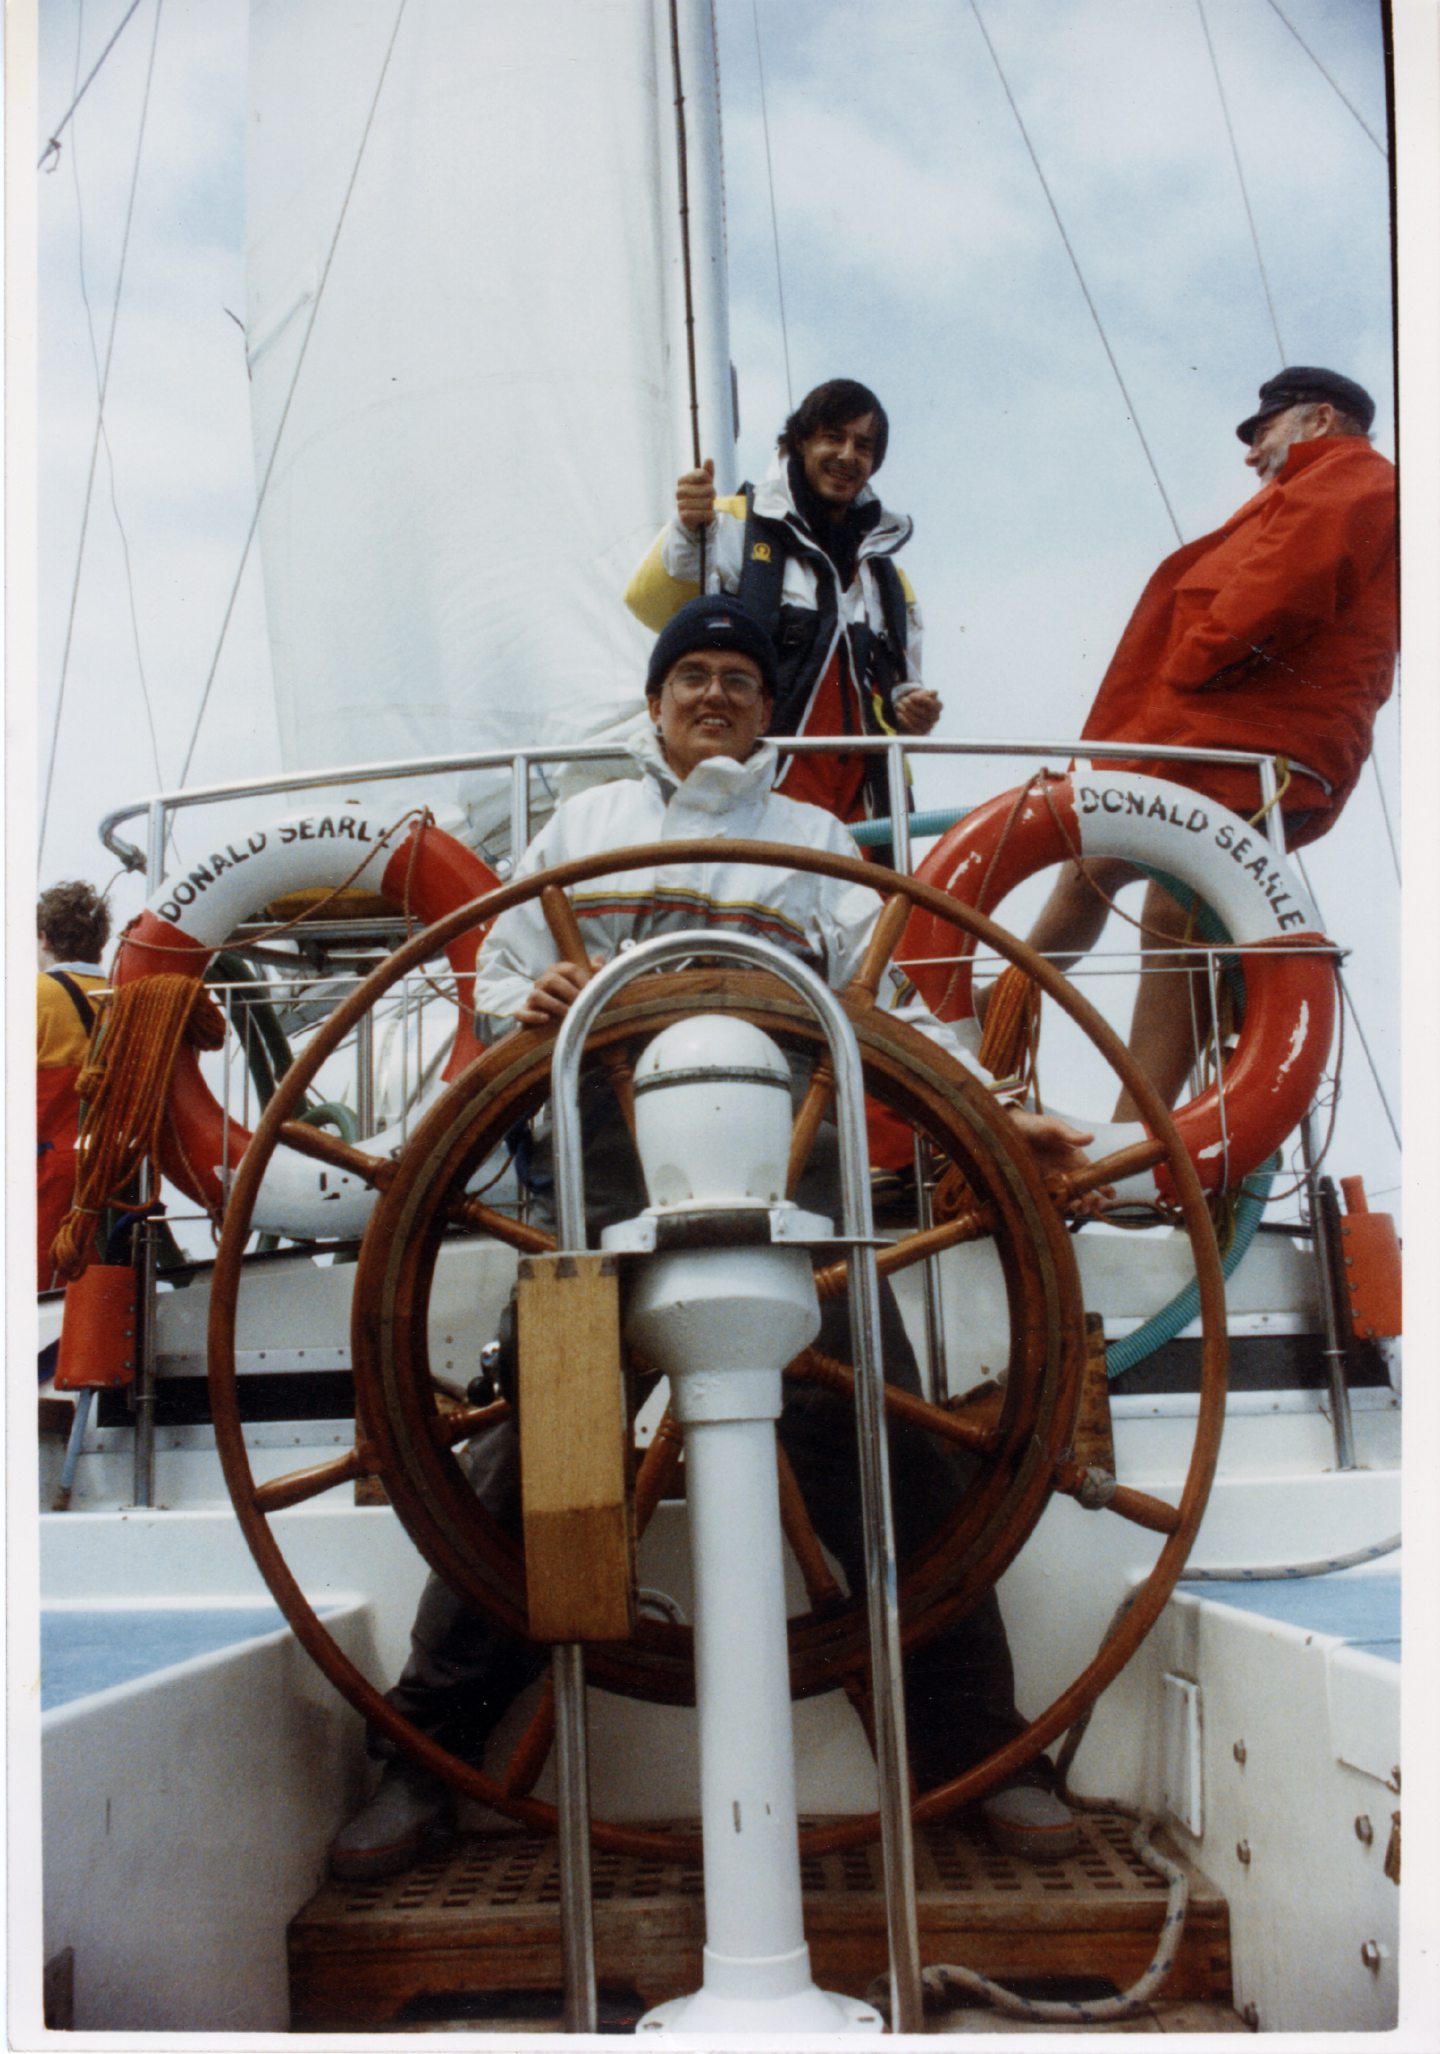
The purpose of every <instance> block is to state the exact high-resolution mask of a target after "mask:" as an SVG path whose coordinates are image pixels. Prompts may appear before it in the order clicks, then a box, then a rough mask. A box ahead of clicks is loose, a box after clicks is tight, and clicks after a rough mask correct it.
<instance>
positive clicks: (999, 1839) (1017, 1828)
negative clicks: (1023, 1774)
mask: <svg viewBox="0 0 1440 2054" xmlns="http://www.w3.org/2000/svg"><path fill="white" fill-rule="evenodd" d="M980 1816H981V1818H982V1819H983V1820H984V1822H985V1830H986V1832H987V1833H988V1834H989V1835H990V1839H991V1842H992V1844H993V1845H994V1847H995V1848H996V1850H997V1851H998V1852H999V1853H1001V1854H1011V1855H1015V1856H1017V1857H1018V1859H1019V1860H1021V1861H1061V1860H1063V1859H1064V1857H1065V1856H1066V1855H1067V1854H1073V1853H1074V1852H1075V1850H1076V1848H1077V1847H1078V1846H1079V1845H1080V1821H1079V1820H1078V1819H1077V1818H1076V1816H1075V1814H1074V1812H1072V1811H1071V1809H1070V1807H1069V1805H1067V1804H1062V1803H1061V1801H1060V1799H1059V1798H1058V1797H1057V1796H1056V1795H1055V1793H1054V1791H1053V1790H1045V1789H1043V1788H1042V1787H1041V1786H1040V1785H1039V1784H1038V1783H1010V1784H1007V1785H1006V1787H1005V1788H1004V1789H1003V1790H997V1791H995V1792H994V1793H993V1794H992V1795H991V1796H989V1797H984V1798H982V1799H981V1800H980Z"/></svg>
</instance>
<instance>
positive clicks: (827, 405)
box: [779, 378, 890, 471]
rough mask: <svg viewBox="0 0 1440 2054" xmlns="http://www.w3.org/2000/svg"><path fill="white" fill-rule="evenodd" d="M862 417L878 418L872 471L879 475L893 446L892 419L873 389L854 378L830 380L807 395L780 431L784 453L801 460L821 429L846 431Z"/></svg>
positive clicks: (781, 449) (781, 451)
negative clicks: (803, 447) (802, 449)
mask: <svg viewBox="0 0 1440 2054" xmlns="http://www.w3.org/2000/svg"><path fill="white" fill-rule="evenodd" d="M862 414H873V415H874V416H875V461H874V463H873V464H872V465H871V466H870V468H871V470H872V471H878V470H879V468H880V466H881V464H883V463H884V461H885V452H886V450H887V449H888V448H889V446H890V417H889V415H888V414H887V413H886V411H885V409H884V407H882V406H881V404H880V402H879V400H878V399H877V398H876V397H875V395H874V393H873V392H872V391H871V390H870V388H869V386H868V385H861V384H860V383H859V381H858V380H857V379H854V378H829V379H827V380H826V382H825V383H824V384H823V385H817V386H816V387H815V390H814V391H813V392H807V393H806V395H805V397H804V398H803V399H802V400H801V402H800V404H799V406H798V407H796V409H795V411H794V413H793V414H791V416H790V418H789V420H788V421H787V422H786V423H785V426H784V427H783V428H782V429H781V430H780V441H779V448H780V453H781V455H782V456H797V455H798V454H799V451H800V446H801V444H802V443H805V442H808V441H809V440H810V437H811V436H812V435H814V434H816V433H818V431H819V430H820V429H821V428H843V427H844V426H845V423H846V422H847V421H858V420H859V418H860V416H861V415H862Z"/></svg>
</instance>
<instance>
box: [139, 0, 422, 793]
mask: <svg viewBox="0 0 1440 2054" xmlns="http://www.w3.org/2000/svg"><path fill="white" fill-rule="evenodd" d="M408 5H409V0H400V4H399V7H398V8H397V9H396V12H395V23H394V26H393V27H392V29H391V31H390V40H389V42H388V43H387V44H386V46H385V55H384V58H383V59H382V61H381V65H380V75H379V77H378V78H377V79H376V81H375V91H374V93H373V95H372V96H371V100H370V111H369V112H368V113H367V115H366V116H365V126H364V128H363V129H362V130H361V133H360V145H359V148H358V149H357V150H356V152H355V162H354V164H353V165H352V166H351V168H350V177H349V181H348V183H347V184H346V187H345V196H344V198H343V199H342V200H341V202H340V213H339V217H338V219H337V220H336V223H335V233H334V234H333V235H332V236H331V238H330V247H329V249H328V250H327V251H326V252H325V262H324V265H323V267H322V269H321V272H320V278H319V282H318V284H317V285H316V287H315V299H314V302H313V304H312V306H311V308H310V318H309V320H308V321H307V322H306V323H305V333H304V334H303V335H302V336H301V338H300V348H299V350H298V352H297V353H296V357H295V369H294V371H293V372H292V373H291V376H290V388H289V390H288V391H287V393H286V394H285V404H284V406H283V407H282V408H281V409H280V420H279V423H278V425H277V426H276V429H275V440H274V441H273V442H272V443H271V445H270V454H269V456H268V457H267V458H266V461H265V472H264V476H263V477H262V478H261V480H260V489H259V491H258V492H257V493H256V495H255V511H254V513H253V514H252V515H251V517H250V525H249V527H248V529H247V530H246V532H245V541H244V544H243V546H242V547H241V550H240V561H239V563H238V564H237V565H236V568H235V581H234V583H233V584H232V586H231V587H230V597H229V599H228V600H227V601H226V604H225V617H224V619H223V620H222V621H221V623H220V634H219V638H218V640H217V641H216V644H215V654H214V656H213V657H212V659H211V662H210V670H209V674H208V675H207V677H206V679H205V688H204V690H203V691H202V693H201V694H200V706H199V710H198V711H197V713H196V715H195V725H194V727H193V728H192V729H191V731H190V742H189V746H188V747H187V749H186V751H185V761H184V762H183V763H182V764H181V766H180V783H181V784H182V785H183V784H184V783H185V780H186V778H187V777H188V776H189V774H190V764H191V761H192V759H193V757H194V754H195V744H196V743H197V742H198V741H199V739H200V726H201V723H202V721H203V720H204V718H205V709H206V707H207V706H208V705H209V703H210V694H211V691H212V690H213V689H214V685H215V674H216V672H217V671H218V670H219V668H220V657H221V654H222V652H223V650H224V648H225V637H226V635H227V634H228V633H229V631H230V622H231V620H232V619H233V617H234V613H235V604H236V601H237V600H238V599H239V596H240V581H241V579H242V578H243V577H244V575H245V566H246V564H247V563H248V562H249V560H250V548H251V544H252V543H253V542H254V540H255V531H256V529H257V528H258V527H259V525H260V513H261V509H262V508H263V507H264V504H265V497H266V494H267V493H268V491H269V489H270V479H271V477H272V475H273V473H274V470H275V463H276V459H277V458H278V456H279V454H280V444H281V442H282V440H283V439H284V435H285V423H286V422H287V421H288V420H289V418H290V408H291V405H292V403H293V401H294V398H295V388H296V386H297V385H298V384H299V382H300V373H301V371H302V370H303V369H304V367H305V356H306V352H307V351H308V349H309V347H310V337H311V336H312V335H313V334H314V332H315V322H316V319H317V318H318V316H319V313H320V305H321V302H322V300H323V299H324V297H325V286H326V282H327V281H328V279H329V277H330V267H331V265H332V264H333V263H334V261H335V252H336V250H337V248H338V247H339V243H340V236H341V233H342V231H343V229H344V227H345V217H346V215H347V214H348V213H349V211H350V201H351V199H352V197H353V195H354V192H355V184H356V181H357V179H358V178H359V176H360V166H361V164H362V163H363V162H364V160H365V150H366V147H367V145H368V143H369V141H370V131H371V129H372V127H373V126H374V123H375V113H376V109H377V108H378V107H379V105H380V95H381V93H382V92H383V91H384V89H385V79H386V75H387V73H388V72H389V69H390V59H391V58H392V57H393V55H394V54H395V42H396V39H397V37H398V36H399V34H400V24H401V22H402V21H403V20H404V19H405V9H406V8H407V6H408Z"/></svg>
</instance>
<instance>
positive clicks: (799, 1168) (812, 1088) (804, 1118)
mask: <svg viewBox="0 0 1440 2054" xmlns="http://www.w3.org/2000/svg"><path fill="white" fill-rule="evenodd" d="M834 1096H835V1066H834V1064H833V1063H832V1062H831V1060H830V1054H829V1051H828V1050H827V1051H826V1053H825V1054H824V1055H822V1056H821V1057H820V1059H819V1061H818V1062H817V1063H816V1065H815V1068H814V1070H813V1071H812V1073H811V1077H810V1082H809V1085H808V1086H807V1088H806V1092H805V1097H804V1099H803V1100H802V1102H801V1106H800V1110H799V1112H798V1113H797V1114H796V1115H795V1125H794V1127H793V1128H792V1129H791V1132H790V1160H789V1163H788V1165H787V1166H786V1170H785V1196H786V1197H787V1198H793V1197H794V1196H795V1192H796V1189H797V1187H798V1186H799V1183H800V1179H801V1178H802V1177H803V1176H804V1174H805V1165H806V1164H807V1163H808V1162H809V1160H810V1151H811V1149H812V1148H813V1147H814V1146H815V1136H816V1135H817V1134H818V1133H819V1132H820V1122H821V1121H822V1120H823V1119H824V1117H825V1115H826V1113H827V1112H828V1111H829V1110H830V1101H831V1099H832V1098H833V1097H834Z"/></svg>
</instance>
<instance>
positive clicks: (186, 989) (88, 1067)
mask: <svg viewBox="0 0 1440 2054" xmlns="http://www.w3.org/2000/svg"><path fill="white" fill-rule="evenodd" d="M224 1039H225V1018H224V1015H223V1014H222V1013H221V1011H220V1009H219V1008H218V1006H216V1004H215V1002H214V1000H213V999H212V998H211V997H210V995H209V994H208V992H207V991H206V990H205V988H204V986H203V985H200V984H197V983H196V981H195V979H194V978H193V977H184V976H180V975H178V974H170V975H167V976H162V977H142V978H139V979H137V981H136V982H135V983H134V984H122V985H120V986H119V987H118V988H117V989H116V990H115V991H113V992H111V993H110V994H109V995H108V996H107V997H106V998H104V999H102V1000H101V1001H100V1003H99V1006H98V1008H97V1017H96V1022H95V1031H94V1033H93V1034H92V1035H91V1037H90V1046H89V1049H88V1050H87V1051H86V1058H85V1067H84V1069H82V1071H81V1072H80V1076H79V1078H78V1080H77V1083H76V1089H77V1091H78V1092H79V1095H80V1098H81V1100H82V1102H83V1104H84V1108H85V1111H84V1117H83V1119H82V1121H81V1124H80V1139H79V1156H78V1169H77V1172H76V1178H75V1203H74V1205H73V1206H72V1207H71V1209H70V1211H69V1212H68V1213H67V1214H66V1216H65V1218H64V1220H63V1222H62V1223H61V1227H60V1231H59V1233H58V1234H57V1235H56V1236H55V1241H54V1244H53V1247H52V1249H51V1255H52V1258H53V1261H54V1264H55V1268H56V1269H57V1271H58V1272H59V1274H60V1275H61V1276H62V1277H64V1278H65V1279H66V1280H67V1281H69V1280H71V1279H73V1278H75V1277H78V1276H79V1275H80V1274H81V1272H82V1271H83V1270H85V1269H86V1268H87V1267H88V1265H89V1263H90V1262H91V1260H92V1258H93V1255H94V1249H95V1236H96V1234H97V1233H98V1231H99V1227H100V1220H101V1217H102V1215H103V1214H104V1212H105V1210H106V1208H107V1206H118V1207H120V1208H121V1209H123V1210H126V1211H137V1210H139V1208H138V1207H137V1206H135V1205H133V1204H131V1203H130V1202H129V1201H127V1200H126V1198H125V1197H124V1196H123V1194H124V1193H126V1192H127V1191H129V1190H130V1188H131V1186H132V1185H133V1183H134V1180H135V1178H136V1177H137V1176H138V1175H139V1173H140V1171H141V1169H142V1168H143V1167H144V1165H145V1164H146V1163H147V1162H148V1163H152V1164H156V1165H157V1174H158V1161H159V1151H160V1132H161V1127H162V1125H163V1123H164V1118H165V1101H166V1098H167V1096H168V1094H169V1090H170V1078H171V1074H172V1072H173V1071H174V1068H175V1058H176V1056H177V1055H178V1054H179V1052H180V1047H181V1044H182V1043H183V1042H189V1043H190V1044H191V1046H192V1047H194V1048H199V1049H216V1048H219V1047H220V1046H221V1044H222V1043H223V1042H224Z"/></svg>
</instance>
